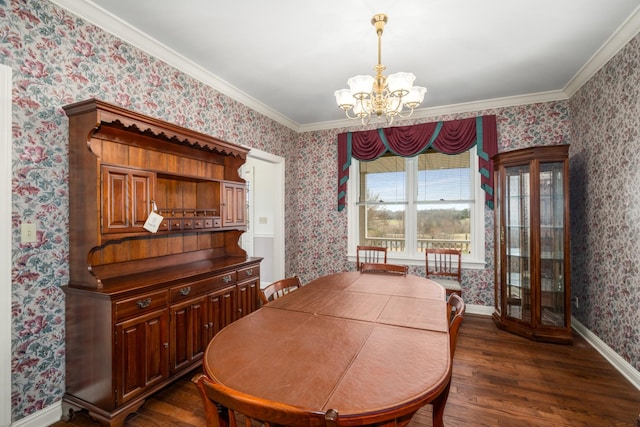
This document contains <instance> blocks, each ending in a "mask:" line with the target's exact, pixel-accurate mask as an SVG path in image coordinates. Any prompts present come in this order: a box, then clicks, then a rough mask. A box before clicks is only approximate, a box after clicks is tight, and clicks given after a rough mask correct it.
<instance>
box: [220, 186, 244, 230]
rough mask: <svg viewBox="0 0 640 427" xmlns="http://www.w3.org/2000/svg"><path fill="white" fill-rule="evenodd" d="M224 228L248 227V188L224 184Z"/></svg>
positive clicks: (222, 213) (222, 209)
mask: <svg viewBox="0 0 640 427" xmlns="http://www.w3.org/2000/svg"><path fill="white" fill-rule="evenodd" d="M221 187H222V190H221V191H222V206H221V207H220V209H221V211H222V212H221V213H220V214H221V215H222V226H223V227H230V226H234V225H246V223H247V219H246V210H247V206H246V204H247V202H246V186H245V184H236V183H230V182H223V183H222V185H221Z"/></svg>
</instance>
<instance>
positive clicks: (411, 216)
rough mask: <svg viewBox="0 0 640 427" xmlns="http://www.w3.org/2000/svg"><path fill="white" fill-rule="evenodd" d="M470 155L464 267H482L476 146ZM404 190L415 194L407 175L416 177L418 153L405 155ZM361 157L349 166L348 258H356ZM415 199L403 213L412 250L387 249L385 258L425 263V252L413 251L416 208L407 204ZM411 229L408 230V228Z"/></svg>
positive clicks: (482, 231) (481, 213)
mask: <svg viewBox="0 0 640 427" xmlns="http://www.w3.org/2000/svg"><path fill="white" fill-rule="evenodd" d="M469 155H470V162H469V163H470V168H471V188H472V197H473V200H472V201H471V203H472V205H473V208H472V209H471V212H472V213H471V215H472V221H471V224H470V225H471V246H470V251H471V253H470V254H465V255H463V257H462V263H463V267H464V268H466V269H477V270H480V269H484V268H485V264H486V260H485V232H486V224H485V203H484V199H485V197H484V191H483V190H482V188H480V172H479V171H478V158H477V150H476V146H473V147H472V148H471V149H469ZM405 159H406V160H407V167H406V169H407V182H406V188H407V194H415V188H416V187H415V186H416V185H417V182H416V179H415V178H414V179H412V178H410V177H417V173H416V171H417V168H418V161H417V157H407V158H405ZM359 169H360V161H359V160H356V159H353V160H352V162H351V166H350V167H349V182H348V184H347V203H346V205H347V221H348V232H347V235H348V236H347V237H348V259H349V261H350V262H355V260H356V247H357V246H358V236H359V227H360V224H359V215H358V204H357V203H358V190H359V188H360V173H359ZM415 205H416V203H415V200H414V201H412V202H410V203H409V204H408V206H407V210H406V214H405V236H406V242H405V248H407V249H409V248H410V249H411V250H412V252H411V253H408V254H398V253H396V252H392V251H389V252H388V259H387V262H389V263H400V264H406V265H412V266H413V265H415V266H422V267H424V265H425V259H424V254H422V253H418V252H416V245H415V242H414V241H415V240H416V238H415V235H416V233H415V229H416V221H417V211H416V209H411V211H412V212H409V211H410V209H409V207H410V206H414V207H415ZM411 230H414V231H413V232H411V233H409V231H411Z"/></svg>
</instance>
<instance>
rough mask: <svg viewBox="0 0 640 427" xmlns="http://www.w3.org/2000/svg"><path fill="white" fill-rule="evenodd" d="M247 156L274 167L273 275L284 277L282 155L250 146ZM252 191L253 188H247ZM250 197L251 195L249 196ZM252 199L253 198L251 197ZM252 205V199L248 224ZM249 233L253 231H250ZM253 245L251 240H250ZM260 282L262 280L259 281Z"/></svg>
mask: <svg viewBox="0 0 640 427" xmlns="http://www.w3.org/2000/svg"><path fill="white" fill-rule="evenodd" d="M247 157H251V158H252V159H254V160H257V161H261V162H267V163H271V164H272V165H273V166H274V168H275V173H274V176H273V184H274V185H273V190H274V191H273V195H272V196H273V202H274V203H273V205H274V212H273V234H274V236H273V246H274V248H273V249H274V251H273V252H274V253H273V264H274V265H273V274H274V277H284V273H285V247H284V211H285V209H284V171H285V160H284V157H280V156H277V155H275V154H271V153H267V152H266V151H262V150H258V149H256V148H252V149H251V151H249V153H248V154H247ZM249 191H250V192H252V191H253V188H251V189H250V190H249ZM250 197H251V196H250ZM252 199H253V198H252ZM254 216H255V215H254V206H253V200H251V204H250V206H249V218H248V220H249V224H250V227H252V224H255V222H253V221H255V218H254ZM251 235H253V233H252V232H251ZM251 244H252V247H253V242H251ZM261 282H262V281H261ZM265 285H266V283H263V282H262V283H261V286H263V287H264V286H265Z"/></svg>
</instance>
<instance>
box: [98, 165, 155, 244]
mask: <svg viewBox="0 0 640 427" xmlns="http://www.w3.org/2000/svg"><path fill="white" fill-rule="evenodd" d="M154 177H155V174H154V173H153V172H147V171H139V170H133V169H127V168H116V167H111V166H102V199H103V203H102V233H105V234H106V233H126V232H132V231H144V229H143V228H142V226H143V225H144V222H145V221H146V220H147V217H148V216H149V213H150V212H151V201H152V200H153V194H154V192H153V190H154V185H153V182H154Z"/></svg>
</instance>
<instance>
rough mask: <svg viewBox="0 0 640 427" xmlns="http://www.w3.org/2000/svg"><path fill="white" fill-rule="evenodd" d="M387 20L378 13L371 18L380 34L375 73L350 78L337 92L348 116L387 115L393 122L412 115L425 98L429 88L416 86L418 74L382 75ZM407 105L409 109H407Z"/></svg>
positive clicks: (363, 122)
mask: <svg viewBox="0 0 640 427" xmlns="http://www.w3.org/2000/svg"><path fill="white" fill-rule="evenodd" d="M386 23H387V15H384V14H378V15H374V16H373V18H371V24H373V26H374V27H375V29H376V33H377V34H378V65H376V66H375V67H374V70H375V72H376V76H375V77H372V76H368V75H359V76H354V77H351V78H350V79H349V80H347V84H348V85H349V89H340V90H337V91H336V92H335V97H336V103H337V104H338V107H340V108H342V109H343V110H344V112H345V113H346V115H347V117H348V118H349V119H353V120H356V119H360V120H361V121H362V124H367V123H369V121H370V120H371V116H372V115H376V116H377V117H378V118H382V117H384V118H385V120H386V121H387V123H389V124H391V122H392V121H393V118H394V117H395V116H399V117H402V118H405V117H409V116H411V114H413V109H414V108H416V107H417V106H418V105H420V103H421V102H422V100H423V99H424V94H425V93H426V92H427V88H425V87H421V86H413V81H414V80H415V78H416V76H415V75H413V73H403V72H400V73H394V74H390V75H389V76H388V77H385V76H383V75H382V72H383V71H384V70H385V68H386V67H385V66H384V65H382V32H383V31H384V25H385V24H386ZM405 107H407V109H405Z"/></svg>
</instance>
